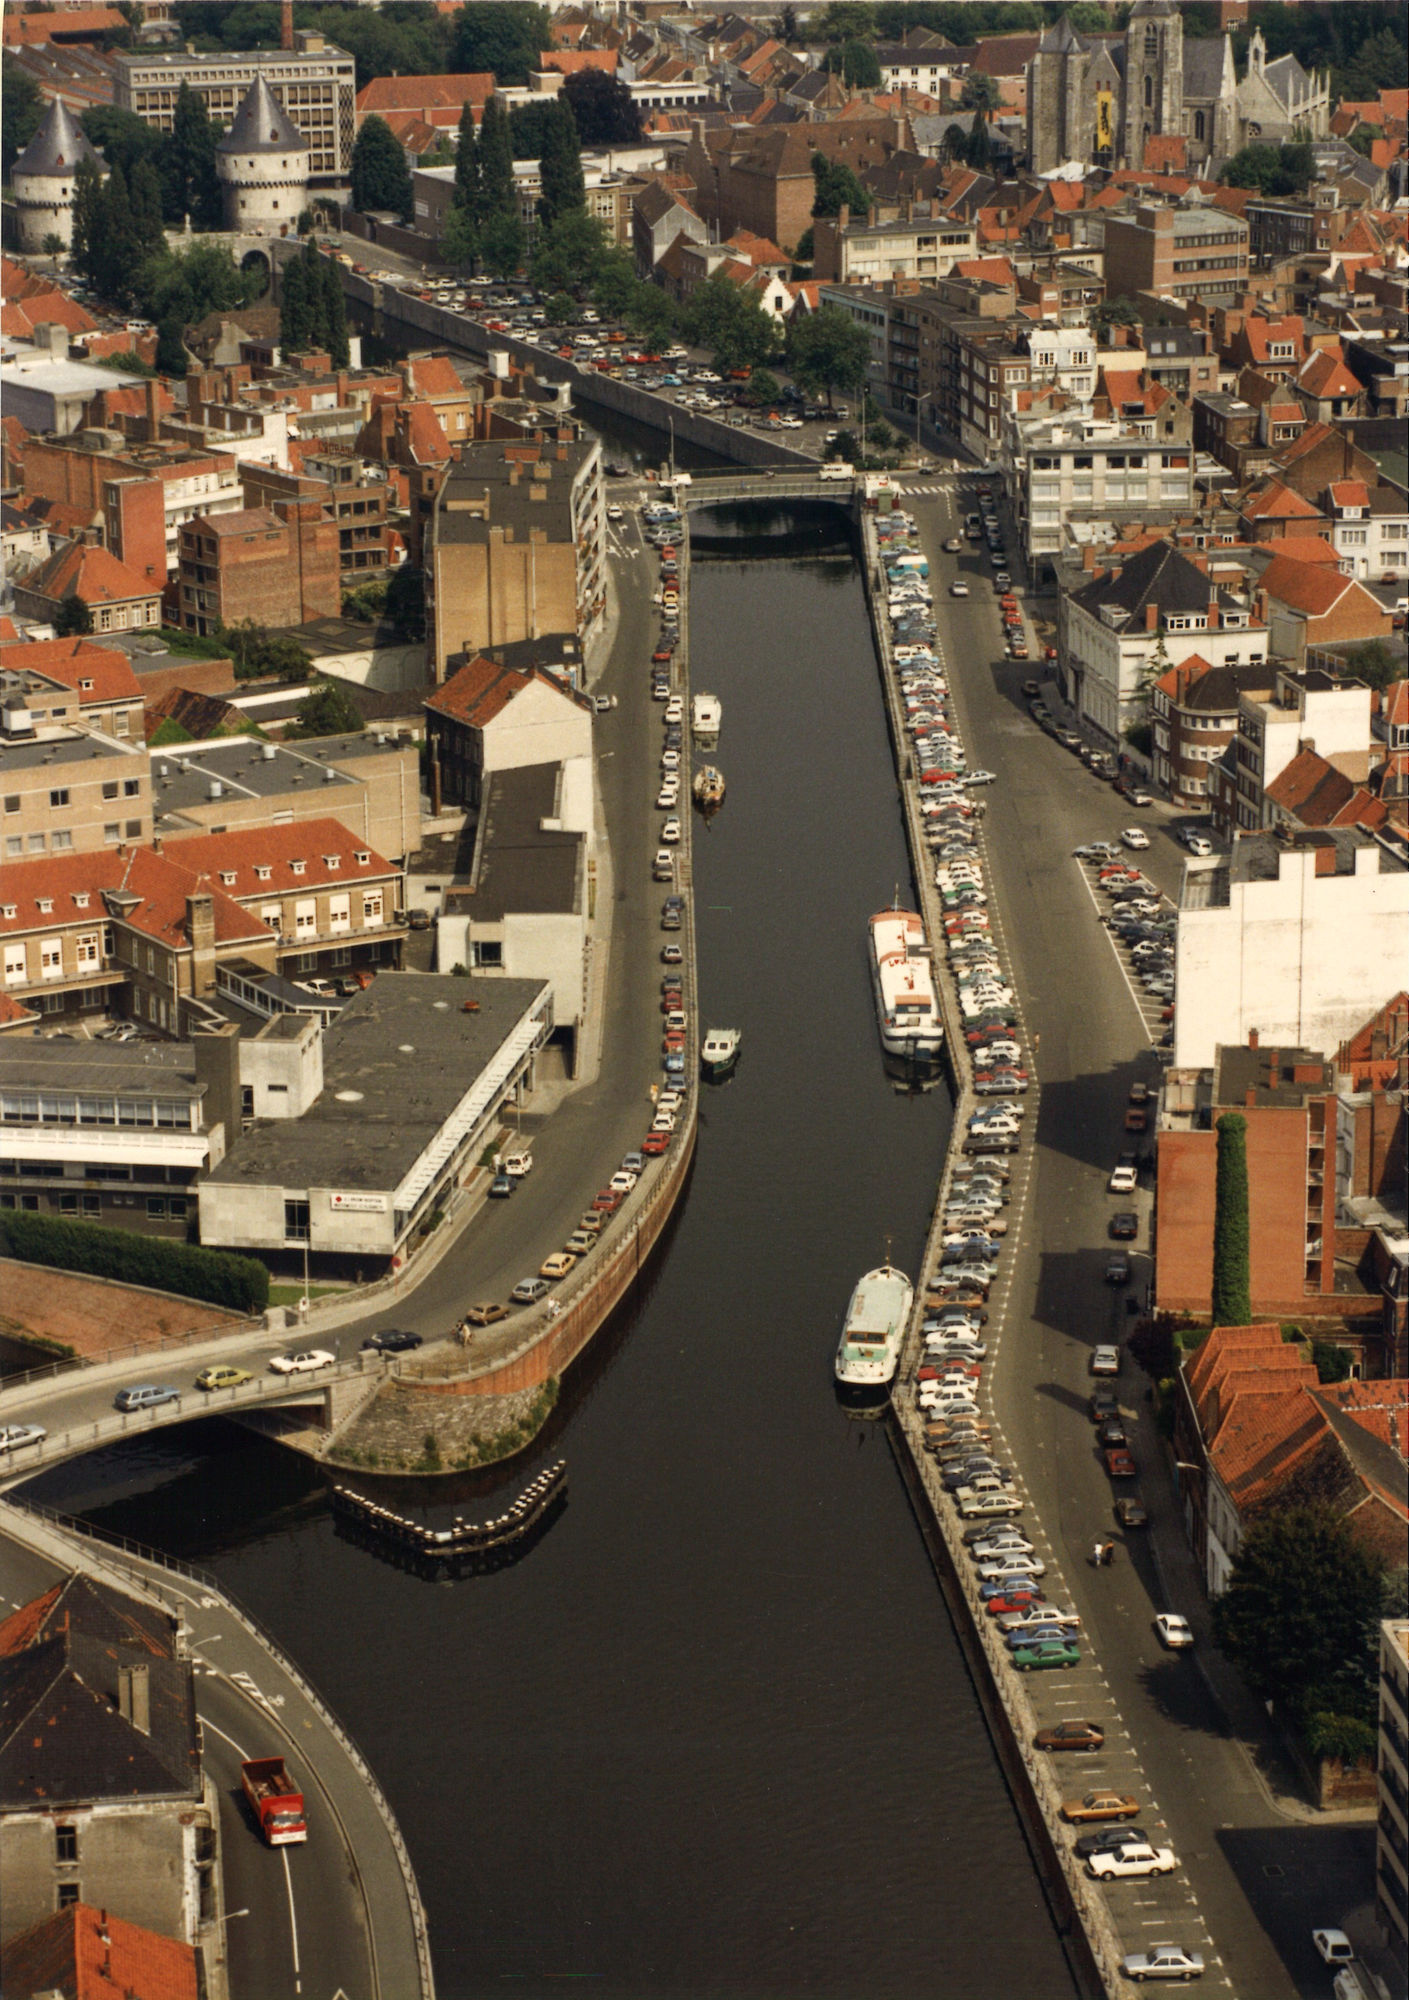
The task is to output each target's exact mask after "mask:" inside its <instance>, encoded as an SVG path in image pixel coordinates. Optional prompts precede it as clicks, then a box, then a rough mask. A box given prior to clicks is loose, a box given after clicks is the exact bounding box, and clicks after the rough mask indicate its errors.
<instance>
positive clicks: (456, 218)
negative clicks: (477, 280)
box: [440, 206, 479, 269]
mask: <svg viewBox="0 0 1409 2000" xmlns="http://www.w3.org/2000/svg"><path fill="white" fill-rule="evenodd" d="M440 254H441V256H442V257H443V258H444V259H445V261H446V263H447V264H456V265H459V266H461V267H462V268H465V269H468V268H469V266H470V265H471V264H473V263H474V261H475V258H476V257H477V256H478V255H479V224H478V223H477V222H476V221H475V218H474V216H473V215H472V214H471V212H470V210H469V209H468V208H460V207H458V206H457V207H455V208H452V209H451V211H450V213H449V215H447V216H446V218H445V222H444V225H443V227H442V229H441V232H440Z"/></svg>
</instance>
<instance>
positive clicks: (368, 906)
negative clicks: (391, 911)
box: [362, 889, 382, 930]
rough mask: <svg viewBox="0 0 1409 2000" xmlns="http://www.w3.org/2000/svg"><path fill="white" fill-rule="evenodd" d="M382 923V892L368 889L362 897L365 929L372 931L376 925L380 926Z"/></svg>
mask: <svg viewBox="0 0 1409 2000" xmlns="http://www.w3.org/2000/svg"><path fill="white" fill-rule="evenodd" d="M381 921H382V892H381V890H380V889H368V890H366V891H365V892H364V894H363V897H362V926H363V929H364V930H371V929H372V927H373V926H374V925H376V924H379V923H380V922H381Z"/></svg>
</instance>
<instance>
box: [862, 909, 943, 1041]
mask: <svg viewBox="0 0 1409 2000" xmlns="http://www.w3.org/2000/svg"><path fill="white" fill-rule="evenodd" d="M871 983H872V985H873V987H874V989H875V994H876V1013H877V1015H878V1017H879V1020H880V1028H881V1046H882V1048H883V1049H884V1050H885V1052H886V1054H887V1055H890V1056H902V1057H905V1058H906V1059H907V1060H909V1061H911V1062H933V1061H935V1060H936V1059H937V1057H938V1056H939V1053H940V1050H941V1049H942V1048H943V1046H944V1025H943V1022H942V1020H941V1018H940V1012H939V1001H938V999H937V997H936V995H935V988H934V963H933V959H932V956H931V952H930V946H929V940H928V939H927V938H926V936H925V926H924V922H923V919H922V918H921V917H920V916H919V915H918V914H917V913H916V912H915V911H914V910H902V909H900V908H898V907H896V908H892V909H889V910H881V911H880V912H878V914H877V915H876V916H874V917H872V919H871Z"/></svg>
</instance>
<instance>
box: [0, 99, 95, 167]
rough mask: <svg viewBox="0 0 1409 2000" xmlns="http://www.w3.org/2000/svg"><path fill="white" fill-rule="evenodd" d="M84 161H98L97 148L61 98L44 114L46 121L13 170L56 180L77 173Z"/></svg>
mask: <svg viewBox="0 0 1409 2000" xmlns="http://www.w3.org/2000/svg"><path fill="white" fill-rule="evenodd" d="M80 160H97V161H98V164H99V166H101V165H102V161H101V159H99V156H98V150H97V148H96V147H95V146H94V145H93V144H92V142H91V140H90V139H89V138H88V136H87V134H86V133H85V132H84V130H83V127H82V126H81V125H80V124H79V122H78V120H77V119H76V118H75V117H74V115H73V113H72V112H71V111H70V110H69V108H68V106H67V105H66V104H64V103H61V102H60V100H59V99H58V98H55V100H54V102H53V103H52V104H51V105H50V106H49V109H48V110H47V111H46V112H45V114H44V122H43V124H42V125H41V126H40V127H39V130H38V131H37V132H36V133H35V135H34V137H33V138H32V139H31V140H30V142H29V144H28V145H27V146H26V147H25V149H24V151H23V152H22V153H21V154H20V156H19V158H18V159H17V160H16V161H15V164H14V166H13V167H12V168H11V170H10V171H11V172H12V173H16V174H42V175H48V176H51V177H52V178H53V179H55V180H59V179H66V178H68V177H69V176H70V175H72V174H73V172H74V170H75V169H76V168H77V166H78V163H79V161H80Z"/></svg>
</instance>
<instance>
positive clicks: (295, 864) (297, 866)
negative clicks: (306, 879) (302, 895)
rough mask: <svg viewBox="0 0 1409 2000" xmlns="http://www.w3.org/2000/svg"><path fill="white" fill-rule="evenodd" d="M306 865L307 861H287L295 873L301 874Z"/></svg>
mask: <svg viewBox="0 0 1409 2000" xmlns="http://www.w3.org/2000/svg"><path fill="white" fill-rule="evenodd" d="M307 866H308V863H307V862H306V861H291V862H290V863H289V867H290V869H291V870H292V871H293V873H294V874H295V875H302V874H303V872H304V870H305V869H306V868H307Z"/></svg>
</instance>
